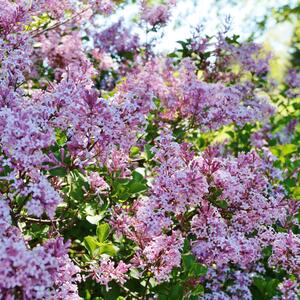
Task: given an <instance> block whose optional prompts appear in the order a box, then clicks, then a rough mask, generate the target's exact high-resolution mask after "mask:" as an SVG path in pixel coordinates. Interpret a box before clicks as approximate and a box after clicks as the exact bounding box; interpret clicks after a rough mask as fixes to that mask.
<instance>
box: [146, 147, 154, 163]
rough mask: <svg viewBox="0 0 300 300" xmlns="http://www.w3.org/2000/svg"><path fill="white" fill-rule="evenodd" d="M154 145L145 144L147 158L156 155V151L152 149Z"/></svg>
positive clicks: (149, 158)
mask: <svg viewBox="0 0 300 300" xmlns="http://www.w3.org/2000/svg"><path fill="white" fill-rule="evenodd" d="M152 147H153V146H152V145H149V144H147V145H145V147H144V149H145V153H146V159H147V160H151V159H152V158H153V157H154V153H153V152H152V151H151V148H152Z"/></svg>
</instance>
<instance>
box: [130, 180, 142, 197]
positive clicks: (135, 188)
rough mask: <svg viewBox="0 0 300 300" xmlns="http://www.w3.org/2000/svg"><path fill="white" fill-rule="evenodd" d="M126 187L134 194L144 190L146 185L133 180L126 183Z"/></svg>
mask: <svg viewBox="0 0 300 300" xmlns="http://www.w3.org/2000/svg"><path fill="white" fill-rule="evenodd" d="M128 189H129V192H130V193H131V194H136V193H140V192H143V191H146V190H147V185H146V184H144V183H141V182H139V181H135V180H133V181H130V182H129V183H128Z"/></svg>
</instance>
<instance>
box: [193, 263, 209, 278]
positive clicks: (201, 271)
mask: <svg viewBox="0 0 300 300" xmlns="http://www.w3.org/2000/svg"><path fill="white" fill-rule="evenodd" d="M206 272H207V267H205V266H203V265H201V264H199V263H194V264H193V265H192V268H191V273H192V274H193V276H195V277H199V276H202V275H205V274H206Z"/></svg>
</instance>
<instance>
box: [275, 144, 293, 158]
mask: <svg viewBox="0 0 300 300" xmlns="http://www.w3.org/2000/svg"><path fill="white" fill-rule="evenodd" d="M270 150H271V152H272V153H273V154H274V155H276V156H277V157H280V156H286V155H289V154H291V153H293V152H295V151H296V150H297V146H296V145H294V144H285V145H277V146H273V147H270Z"/></svg>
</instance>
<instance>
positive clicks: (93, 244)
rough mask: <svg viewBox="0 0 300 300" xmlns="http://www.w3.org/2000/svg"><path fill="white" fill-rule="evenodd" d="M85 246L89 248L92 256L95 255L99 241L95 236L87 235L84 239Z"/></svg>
mask: <svg viewBox="0 0 300 300" xmlns="http://www.w3.org/2000/svg"><path fill="white" fill-rule="evenodd" d="M83 244H84V247H85V248H86V249H87V250H88V252H89V254H90V255H91V256H93V255H94V252H95V250H96V249H97V247H98V242H97V240H96V239H95V238H94V237H93V236H90V235H88V236H86V237H85V238H84V241H83Z"/></svg>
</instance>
